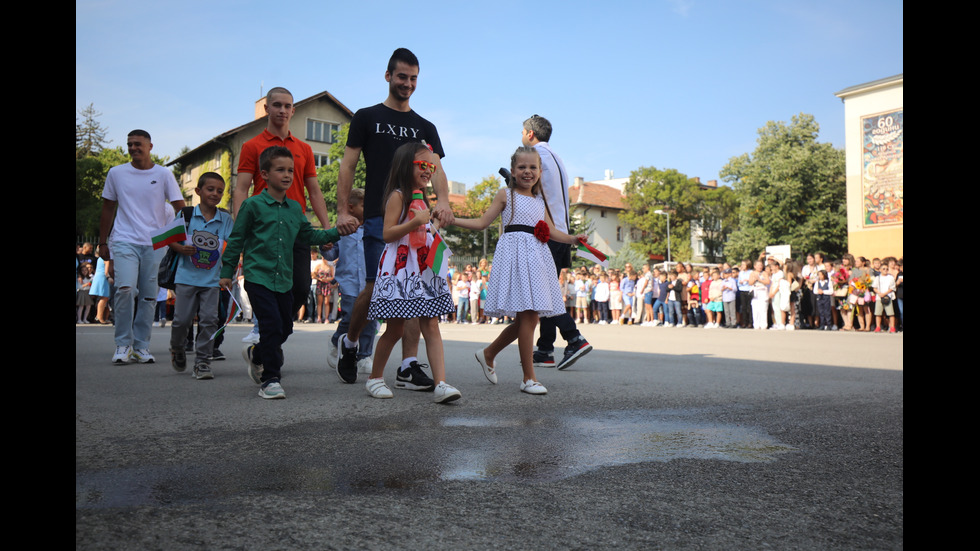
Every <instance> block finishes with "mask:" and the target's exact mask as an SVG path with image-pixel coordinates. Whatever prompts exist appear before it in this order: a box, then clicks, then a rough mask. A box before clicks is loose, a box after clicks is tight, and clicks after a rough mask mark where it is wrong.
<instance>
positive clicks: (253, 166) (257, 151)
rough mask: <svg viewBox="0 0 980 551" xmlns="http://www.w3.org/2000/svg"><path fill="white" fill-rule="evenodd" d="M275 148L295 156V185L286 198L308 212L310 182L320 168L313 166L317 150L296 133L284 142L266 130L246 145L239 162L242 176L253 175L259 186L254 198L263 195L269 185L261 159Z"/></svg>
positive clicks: (288, 191)
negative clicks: (244, 173) (307, 196)
mask: <svg viewBox="0 0 980 551" xmlns="http://www.w3.org/2000/svg"><path fill="white" fill-rule="evenodd" d="M272 146H282V147H285V148H286V149H288V150H289V152H290V153H292V154H293V185H291V186H289V189H287V190H286V197H289V198H290V199H293V200H295V201H296V202H297V203H299V204H300V206H301V207H303V212H306V193H305V190H306V179H307V178H308V177H310V176H313V177H314V178H315V177H316V164H315V163H314V162H313V148H311V147H310V146H309V145H307V143H306V142H304V141H302V140H300V139H299V138H296V137H295V136H293V134H292V132H290V133H289V135H288V136H286V139H285V140H284V139H282V138H280V137H279V136H276V135H274V134H273V133H271V132H269V129H268V128H266V129H264V130H262V133H261V134H259V135H258V136H256V137H254V138H252V139H251V140H249V141H247V142H245V145H243V146H242V154H241V155H240V156H239V159H238V172H239V173H242V172H248V173H249V174H251V175H252V182H253V183H254V184H255V185H254V186H253V189H252V195H258V194H259V193H262V190H263V189H265V187H266V183H265V178H263V177H262V173H261V172H260V171H259V155H261V154H262V152H263V151H265V150H266V148H269V147H272Z"/></svg>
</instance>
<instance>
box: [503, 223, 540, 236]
mask: <svg viewBox="0 0 980 551" xmlns="http://www.w3.org/2000/svg"><path fill="white" fill-rule="evenodd" d="M515 231H522V232H524V233H529V234H531V235H534V226H526V225H524V224H508V225H506V226H504V233H510V232H515Z"/></svg>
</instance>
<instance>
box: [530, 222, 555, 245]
mask: <svg viewBox="0 0 980 551" xmlns="http://www.w3.org/2000/svg"><path fill="white" fill-rule="evenodd" d="M534 237H537V238H538V241H540V242H542V243H547V242H548V239H550V238H551V230H550V229H549V228H548V223H547V222H545V221H544V220H538V223H537V224H535V225H534Z"/></svg>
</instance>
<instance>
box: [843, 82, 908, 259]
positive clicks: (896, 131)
mask: <svg viewBox="0 0 980 551" xmlns="http://www.w3.org/2000/svg"><path fill="white" fill-rule="evenodd" d="M834 95H836V96H837V97H839V98H841V101H843V102H844V124H845V132H844V140H845V152H846V155H847V169H846V171H847V248H848V251H849V252H851V253H852V254H855V255H860V256H865V257H867V258H874V257H880V258H883V257H886V256H895V257H898V258H901V257H902V256H903V255H904V229H905V204H904V197H905V190H904V173H905V170H904V167H905V124H904V78H903V75H896V76H893V77H888V78H883V79H880V80H875V81H872V82H867V83H865V84H859V85H857V86H851V87H850V88H845V89H844V90H841V91H840V92H837V93H836V94H834Z"/></svg>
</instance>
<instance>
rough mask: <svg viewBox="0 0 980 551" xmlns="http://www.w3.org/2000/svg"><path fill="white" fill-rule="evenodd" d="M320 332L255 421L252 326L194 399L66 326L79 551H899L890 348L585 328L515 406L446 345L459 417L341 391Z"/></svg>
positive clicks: (878, 342) (302, 342) (298, 343)
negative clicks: (584, 345)
mask: <svg viewBox="0 0 980 551" xmlns="http://www.w3.org/2000/svg"><path fill="white" fill-rule="evenodd" d="M335 327H336V326H335V325H297V326H296V332H295V333H294V334H293V335H292V336H291V337H290V338H289V341H288V342H287V343H286V345H285V347H284V351H285V357H286V363H285V366H284V368H283V379H282V385H283V388H284V389H285V391H286V395H287V398H286V399H285V400H263V399H261V398H260V397H259V396H258V395H257V391H258V387H257V385H255V384H254V383H252V382H251V380H250V379H249V378H248V376H247V374H246V369H245V364H244V362H243V361H242V359H241V348H242V343H241V338H242V337H243V336H244V335H245V334H246V333H247V332H248V330H249V326H246V325H235V326H232V327H231V328H230V329H229V332H228V338H227V340H226V343H225V344H224V345H223V346H222V350H223V351H224V352H225V354H226V355H227V356H228V359H227V360H226V361H221V362H215V363H214V364H213V366H212V368H213V370H214V374H215V378H214V379H213V380H210V381H198V380H195V379H194V378H193V377H192V376H191V375H190V369H188V371H187V372H185V373H177V372H175V371H174V370H173V369H172V368H171V366H170V359H169V352H167V347H168V343H169V336H170V327H169V326H167V327H164V328H158V327H154V329H153V340H152V345H151V352H152V353H153V354H154V355H155V356H156V359H157V363H155V364H144V365H137V364H131V365H125V366H113V365H111V363H110V358H111V355H112V352H113V348H114V347H113V340H112V328H111V327H110V326H94V325H83V326H76V329H75V537H76V549H98V550H108V549H126V550H131V549H262V550H267V549H490V548H493V549H612V548H624V549H766V548H768V549H901V548H903V547H904V528H903V526H904V507H903V495H904V482H903V479H904V476H903V473H904V466H903V465H904V461H903V448H904V446H903V392H904V384H903V377H904V375H903V369H904V361H903V346H904V345H903V341H904V335H903V334H898V335H887V334H879V335H875V334H868V333H844V332H834V333H831V332H823V331H795V332H786V331H753V330H726V329H694V328H663V327H639V326H630V327H623V326H596V325H590V326H587V327H583V328H582V331H583V334H584V335H585V336H586V337H587V338H588V339H589V341H590V342H591V343H592V344H593V345H594V347H595V350H594V351H593V352H592V353H590V354H589V355H587V356H585V357H584V358H583V359H581V360H580V361H579V362H578V363H576V364H575V365H574V366H572V367H571V368H570V369H568V370H565V371H561V372H559V371H556V370H554V369H539V370H538V379H539V380H540V381H541V382H542V383H543V384H544V385H545V386H546V387H547V388H548V390H549V392H548V394H547V395H544V396H531V395H527V394H523V393H521V392H520V391H519V389H518V386H519V384H520V368H519V365H518V358H517V348H516V345H514V346H511V347H510V348H508V349H507V350H506V351H505V352H504V353H503V354H502V355H501V357H500V358H499V359H498V370H497V371H498V377H499V384H497V385H491V384H490V383H489V382H487V380H486V379H485V378H484V376H483V374H482V372H481V370H480V367H479V366H478V364H477V363H476V361H475V359H474V357H473V354H474V351H475V350H477V349H478V348H481V347H483V346H485V345H486V344H487V343H489V342H490V341H491V340H492V339H493V338H494V337H495V336H496V334H497V333H498V332H499V331H500V329H501V327H500V326H493V325H455V324H442V326H441V330H442V336H443V339H444V341H445V352H446V358H447V379H448V382H449V383H451V384H453V385H454V386H456V387H457V388H458V389H459V390H460V391H461V392H462V398H461V399H460V400H458V401H456V402H452V403H450V404H434V403H432V401H431V394H429V393H424V392H412V391H403V390H394V389H393V392H394V393H395V397H394V399H391V400H377V399H373V398H371V397H369V396H368V395H367V393H366V391H365V389H364V385H363V380H364V378H365V377H366V376H365V375H359V379H358V382H357V383H356V384H353V385H348V384H344V383H342V382H341V381H340V379H339V378H338V377H337V375H336V374H335V373H333V372H331V371H329V370H328V369H327V366H326V350H327V339H328V337H329V336H330V335H331V334H332V332H333V330H334V328H335ZM559 344H560V345H563V344H564V343H561V342H560V343H559ZM396 352H399V351H398V349H397V348H396ZM421 356H423V359H424V356H425V353H424V346H423V351H422V353H421ZM189 363H190V362H189ZM396 363H397V359H396V358H393V359H392V360H390V361H389V362H388V368H387V370H386V378H387V379H388V382H389V386H392V387H393V383H394V370H395V365H396Z"/></svg>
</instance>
